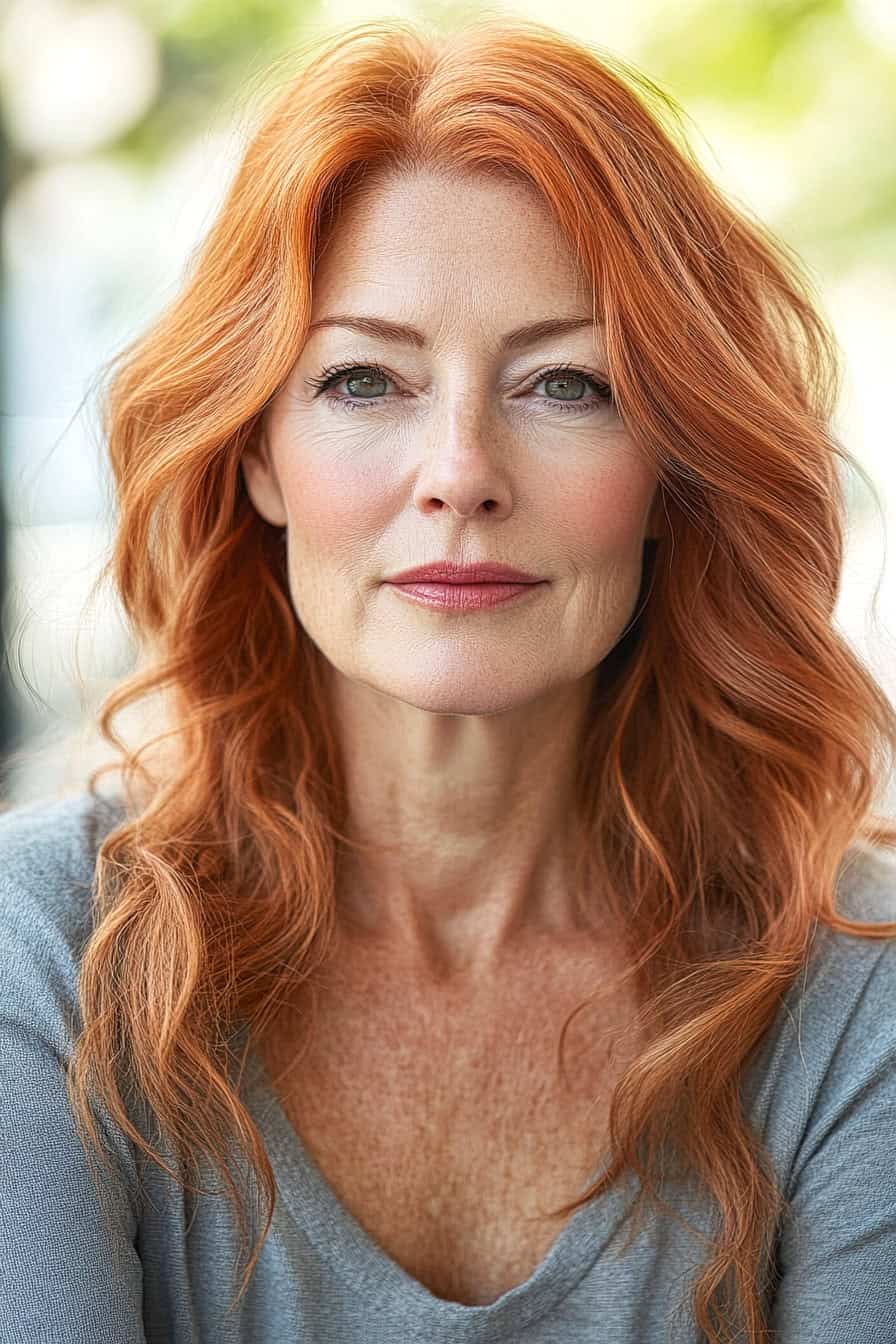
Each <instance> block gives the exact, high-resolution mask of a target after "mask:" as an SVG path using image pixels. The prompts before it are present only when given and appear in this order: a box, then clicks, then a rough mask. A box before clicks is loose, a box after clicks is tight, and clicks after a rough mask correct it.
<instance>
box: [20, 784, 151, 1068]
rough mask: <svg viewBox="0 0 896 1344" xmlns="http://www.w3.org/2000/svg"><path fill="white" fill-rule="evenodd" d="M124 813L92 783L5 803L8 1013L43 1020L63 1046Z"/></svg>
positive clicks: (55, 1041)
mask: <svg viewBox="0 0 896 1344" xmlns="http://www.w3.org/2000/svg"><path fill="white" fill-rule="evenodd" d="M123 816H124V809H123V806H122V804H121V803H120V802H119V801H118V800H117V799H115V798H111V797H108V798H107V797H103V796H101V795H94V794H91V793H89V792H87V791H84V792H82V793H77V794H72V795H68V796H65V797H57V798H49V799H41V800H38V801H37V802H29V803H21V804H17V805H14V806H11V807H10V806H7V807H6V808H5V809H4V810H2V811H0V1002H2V1004H3V1012H4V1017H5V1018H6V1020H7V1021H9V1020H10V1018H12V1019H15V1018H19V1019H24V1020H26V1021H30V1022H32V1023H34V1024H35V1026H37V1025H38V1024H39V1025H40V1026H41V1027H42V1028H43V1030H44V1032H45V1033H46V1034H47V1035H49V1036H50V1037H51V1038H52V1044H53V1046H54V1047H55V1048H57V1049H59V1050H62V1049H63V1047H64V1045H65V1042H64V1040H63V1039H61V1034H62V1033H63V1032H64V1033H65V1034H66V1035H67V1034H68V1033H67V1031H66V1030H65V1029H66V1026H67V1025H71V1024H70V1023H69V1022H68V1020H67V1018H64V1016H63V1009H64V1008H66V1006H67V1005H71V1004H73V1003H74V1001H75V999H76V985H77V974H78V962H79V960H80V955H81V952H82V950H83V947H84V944H85V943H86V941H87V939H88V938H89V936H90V933H91V928H92V890H93V878H94V872H95V866H96V854H97V850H98V848H99V845H100V843H101V841H102V839H103V837H104V836H105V834H106V833H107V832H108V831H109V830H111V829H112V827H113V826H114V825H116V824H117V823H118V822H119V821H120V820H121V819H122V818H123Z"/></svg>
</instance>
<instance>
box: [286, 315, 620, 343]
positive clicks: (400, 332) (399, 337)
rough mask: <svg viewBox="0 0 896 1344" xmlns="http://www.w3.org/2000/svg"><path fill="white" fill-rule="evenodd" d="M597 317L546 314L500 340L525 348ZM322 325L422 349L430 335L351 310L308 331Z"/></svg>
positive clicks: (314, 323) (564, 332)
mask: <svg viewBox="0 0 896 1344" xmlns="http://www.w3.org/2000/svg"><path fill="white" fill-rule="evenodd" d="M596 325H599V324H596V323H595V321H594V318H593V317H590V316H589V317H546V318H543V319H542V320H541V321H540V322H529V323H527V324H526V325H525V326H522V327H515V328H514V330H513V331H508V332H507V333H506V334H505V335H504V336H502V337H501V339H500V340H499V342H498V349H499V350H501V351H505V350H523V349H525V348H526V347H527V346H530V345H534V344H535V343H536V341H544V340H547V339H548V337H549V336H562V335H565V334H566V333H567V332H570V331H579V330H580V329H581V328H582V327H594V326H596ZM322 327H347V328H348V329H349V330H350V331H358V332H360V333H361V334H362V335H364V336H374V337H378V338H379V339H380V340H382V341H393V342H396V343H399V344H401V345H413V346H415V347H416V348H417V349H418V350H424V349H425V348H426V337H425V336H424V334H423V332H422V331H418V329H417V328H416V327H409V326H405V324H404V323H403V322H389V321H387V319H386V318H383V317H357V316H354V315H353V314H350V313H335V314H334V315H333V316H332V317H322V318H321V319H320V320H319V321H317V322H312V323H311V326H310V327H309V328H308V334H309V335H310V334H311V332H312V331H317V330H319V329H320V328H322Z"/></svg>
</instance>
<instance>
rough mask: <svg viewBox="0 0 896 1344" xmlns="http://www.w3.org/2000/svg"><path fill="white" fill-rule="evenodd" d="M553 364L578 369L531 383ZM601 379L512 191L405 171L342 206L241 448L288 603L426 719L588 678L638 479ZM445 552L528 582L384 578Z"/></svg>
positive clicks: (651, 491)
mask: <svg viewBox="0 0 896 1344" xmlns="http://www.w3.org/2000/svg"><path fill="white" fill-rule="evenodd" d="M337 315H341V316H342V317H347V316H354V317H375V318H380V319H383V320H385V321H388V322H390V323H401V324H406V325H409V326H412V327H414V328H416V329H417V331H418V332H419V333H420V340H419V342H416V341H413V340H410V339H406V340H394V339H387V338H386V337H385V336H384V335H381V334H380V335H374V334H371V333H369V332H360V331H357V330H352V329H351V328H350V327H349V326H348V325H347V324H346V323H344V322H336V321H334V320H333V319H335V317H336V316H337ZM576 318H579V319H582V318H584V319H586V324H585V325H582V326H579V327H578V328H575V329H571V330H569V331H566V332H563V333H555V334H548V335H544V334H542V335H541V336H539V337H537V338H533V339H531V340H529V341H526V342H523V341H519V342H518V343H513V344H511V345H504V344H502V338H503V337H504V336H505V335H506V334H507V333H509V332H511V331H514V330H515V329H516V328H519V327H522V326H524V325H526V324H531V323H536V322H541V321H544V320H546V319H547V320H553V319H576ZM324 323H326V325H324ZM564 364H566V365H571V366H573V367H574V369H575V373H572V372H571V371H569V370H567V371H566V373H565V374H553V375H551V376H547V375H549V374H550V370H551V369H552V368H553V367H555V366H557V365H564ZM333 365H343V366H345V367H344V369H343V371H342V372H341V373H340V374H339V375H338V376H337V377H336V378H335V379H334V381H333V383H332V385H331V386H329V387H328V388H326V389H325V390H322V389H321V388H320V387H318V386H316V385H314V383H313V382H312V381H311V380H315V379H316V380H321V379H324V378H325V377H326V376H327V370H328V369H330V368H331V366H333ZM372 365H376V366H377V367H376V369H374V368H372V367H371V366H372ZM591 380H594V381H593V382H592V381H591ZM606 382H607V364H606V356H605V351H604V347H603V340H602V333H601V331H600V330H599V329H596V328H595V327H594V326H593V325H592V321H591V302H590V290H589V289H587V288H586V286H585V284H584V283H583V281H582V278H581V277H580V276H579V275H578V274H577V271H576V267H575V259H574V254H573V253H572V251H571V249H570V248H569V247H568V245H567V244H566V243H565V241H564V240H563V238H562V237H561V236H560V234H559V233H558V231H557V228H556V225H555V224H554V222H553V219H552V217H551V216H550V214H549V213H548V212H547V210H546V208H545V207H544V206H543V205H542V203H541V201H540V199H539V198H538V196H537V195H536V194H535V193H534V191H532V190H531V189H529V188H528V187H527V186H526V185H525V184H519V183H516V182H508V181H506V180H503V179H502V180H496V179H494V178H488V177H480V176H476V177H463V178H452V179H449V178H446V177H440V176H436V175H430V174H428V173H427V174H424V175H415V176H407V175H402V176H398V177H393V178H391V179H388V180H386V181H385V182H381V183H380V184H379V185H378V187H377V189H376V190H375V191H369V192H368V194H367V195H366V196H365V197H364V198H363V199H360V200H356V201H354V202H353V203H352V204H351V206H349V207H348V208H347V209H346V210H345V211H344V213H343V215H342V217H341V218H340V220H339V222H338V224H337V226H336V229H335V231H334V233H333V234H332V236H331V238H330V240H329V243H328V246H327V247H326V248H325V250H324V252H323V255H322V256H321V258H320V260H319V263H318V266H317V269H316V271H315V274H314V284H313V305H312V312H311V325H310V328H309V331H308V334H307V339H306V342H305V345H304V347H303V348H302V350H301V351H300V353H299V355H298V358H297V360H296V363H295V365H294V366H293V368H292V370H291V372H290V374H289V376H288V378H287V380H286V382H285V383H284V385H283V387H282V388H281V389H280V391H279V393H278V395H277V396H276V398H275V399H274V401H273V402H272V404H271V406H270V407H269V408H268V411H267V412H266V414H265V417H264V420H263V423H262V427H261V431H262V432H261V434H260V436H259V440H258V442H257V443H256V444H254V445H253V446H252V447H251V448H250V449H248V450H247V451H246V454H245V456H244V458H243V463H242V466H243V474H244V479H245V482H246V487H247V489H248V491H249V494H250V497H251V499H252V502H253V504H254V505H255V507H256V508H257V510H258V511H259V513H260V514H261V515H262V517H264V518H265V519H266V520H267V521H268V522H270V523H273V524H275V525H279V526H285V527H286V529H287V565H288V577H289V586H290V592H291V597H292V602H293V605H294V608H295V611H296V614H297V616H298V618H299V620H300V621H301V623H302V625H303V626H304V628H305V630H306V631H307V633H308V634H309V636H310V637H311V639H312V640H313V641H314V643H315V644H316V645H317V646H318V648H319V649H320V650H321V651H322V652H323V654H324V655H325V657H326V658H327V659H328V660H329V662H330V663H332V664H333V666H334V667H335V668H336V669H337V670H338V672H340V673H342V674H343V676H344V677H345V678H347V679H348V680H349V681H350V682H353V683H361V684H362V685H364V686H367V687H369V688H371V689H373V690H375V691H378V692H380V693H382V694H383V695H385V696H389V697H394V698H397V699H398V700H401V701H403V702H405V703H407V704H411V705H414V706H417V707H418V708H421V709H425V710H429V711H431V712H435V713H445V714H488V713H494V712H497V711H501V710H506V709H510V708H513V707H518V706H521V705H524V704H527V703H530V702H532V701H533V700H535V699H536V698H537V697H539V696H543V695H545V694H546V693H547V692H549V691H550V692H552V693H555V692H557V691H560V690H562V689H564V688H566V689H569V688H570V686H571V685H572V684H573V683H577V682H580V680H581V679H582V678H585V677H588V675H589V674H590V673H592V672H594V671H595V669H596V668H597V666H598V664H599V663H600V662H601V661H602V660H603V659H604V658H605V657H606V655H607V654H608V653H609V652H610V650H611V649H612V648H613V646H614V645H615V644H616V643H617V642H618V640H619V639H620V637H621V636H622V634H623V632H624V630H625V629H626V627H627V625H628V623H629V621H630V619H631V618H632V616H633V615H634V604H635V600H636V598H637V594H638V589H639V584H640V580H641V561H642V545H643V541H644V538H645V536H647V535H651V533H649V532H648V530H647V528H648V520H649V517H650V514H651V505H652V503H653V501H654V495H655V489H656V476H655V473H654V472H653V469H652V468H651V467H650V465H649V464H648V463H647V462H646V461H645V460H644V459H643V458H642V457H641V455H640V454H639V452H638V451H637V450H636V448H635V447H634V445H633V443H632V441H631V438H630V436H629V435H628V433H627V432H626V429H625V426H624V425H623V423H622V421H621V420H620V418H619V416H618V414H617V412H616V410H615V408H614V407H613V405H612V404H609V405H608V404H607V403H606V400H605V398H604V396H603V393H602V387H601V385H605V384H606ZM446 558H447V559H451V560H454V561H458V562H460V563H462V564H466V563H472V562H474V561H500V562H504V563H505V564H510V565H513V566H516V567H517V568H519V569H523V570H527V571H529V572H530V573H532V574H534V575H536V576H538V578H540V579H542V580H545V582H543V583H541V584H540V585H538V586H537V587H535V588H533V589H531V590H530V591H529V593H528V594H527V596H526V597H524V598H523V599H522V600H521V601H517V602H512V603H510V604H508V605H506V606H495V607H491V608H486V609H484V610H474V611H456V610H439V609H433V608H429V607H424V606H422V605H418V604H416V603H414V602H412V601H410V600H409V599H408V598H407V597H406V596H403V595H402V594H401V593H400V592H399V591H398V590H397V589H396V588H395V587H394V586H390V585H389V584H388V583H386V582H384V580H386V579H387V578H388V577H389V576H390V575H394V574H396V573H397V572H398V571H400V570H403V569H407V568H409V567H411V566H415V565H420V564H424V563H429V562H432V561H437V560H442V559H446ZM579 689H581V687H579Z"/></svg>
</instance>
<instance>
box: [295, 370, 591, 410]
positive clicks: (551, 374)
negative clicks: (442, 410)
mask: <svg viewBox="0 0 896 1344" xmlns="http://www.w3.org/2000/svg"><path fill="white" fill-rule="evenodd" d="M349 373H375V374H376V375H377V377H379V378H385V380H386V381H387V382H390V383H391V382H392V381H393V379H392V378H390V377H389V375H388V374H387V373H386V372H385V370H384V369H382V368H380V366H379V364H351V363H345V364H333V365H331V366H330V367H329V368H327V369H323V370H322V372H321V374H320V377H318V378H308V379H307V382H308V383H309V384H310V385H311V386H312V387H316V388H317V392H316V393H315V396H320V395H321V393H322V392H325V391H326V390H327V388H328V387H331V386H332V385H333V384H334V383H336V382H339V381H341V379H342V378H344V377H345V376H346V374H349ZM568 375H572V376H574V377H576V378H581V379H582V380H583V382H586V383H590V384H591V385H592V387H596V388H597V391H598V395H597V396H596V397H590V398H587V399H584V400H582V401H577V402H562V401H557V402H555V403H553V404H554V405H556V406H557V407H559V408H560V409H561V410H562V411H565V412H569V411H572V413H573V414H574V415H576V414H583V413H584V411H592V410H595V409H596V408H597V407H598V406H611V405H612V404H613V400H614V399H613V389H612V388H611V387H610V386H609V384H608V383H602V382H600V381H599V380H598V379H597V378H593V377H592V376H591V374H590V373H586V372H585V370H584V369H577V368H576V367H575V366H574V365H572V364H558V365H556V366H555V367H554V368H552V369H548V370H547V371H546V372H545V373H543V374H541V376H540V377H538V378H536V380H535V383H534V384H533V386H537V384H538V383H541V382H546V381H548V380H550V379H552V378H562V377H566V376H568ZM326 400H327V401H329V402H331V403H333V404H334V405H336V406H338V407H339V408H340V410H346V411H354V410H358V409H359V408H362V407H364V406H365V404H368V405H376V404H377V403H378V402H380V401H382V400H383V398H382V397H370V398H365V397H362V398H359V399H358V400H355V399H353V398H352V397H340V396H334V397H327V398H326ZM545 400H549V398H545Z"/></svg>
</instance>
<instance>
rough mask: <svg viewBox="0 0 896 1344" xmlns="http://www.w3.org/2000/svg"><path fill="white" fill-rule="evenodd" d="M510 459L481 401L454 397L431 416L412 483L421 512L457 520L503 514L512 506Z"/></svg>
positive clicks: (461, 396)
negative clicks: (449, 514) (455, 516)
mask: <svg viewBox="0 0 896 1344" xmlns="http://www.w3.org/2000/svg"><path fill="white" fill-rule="evenodd" d="M508 471H509V468H508V456H507V454H505V453H504V452H502V450H501V446H500V429H499V428H498V426H497V425H496V424H495V422H494V420H493V419H492V417H490V416H489V414H488V411H487V409H486V408H485V407H484V405H483V402H482V399H481V398H480V397H479V396H477V395H475V394H471V393H470V390H469V386H468V387H467V390H466V392H465V393H463V394H460V393H458V395H457V397H456V398H455V399H454V401H452V402H451V405H450V407H449V408H447V409H446V410H444V411H443V412H442V413H441V414H439V413H438V412H437V411H436V412H434V413H433V416H432V423H431V424H429V425H428V426H427V430H426V442H425V444H424V447H423V451H422V453H421V459H420V463H419V467H418V470H417V477H416V481H415V483H414V503H415V505H416V506H417V508H419V509H420V510H421V511H422V512H437V511H438V510H439V509H446V508H447V509H450V510H451V511H452V512H454V513H456V514H458V516H459V517H461V518H468V517H472V516H474V515H475V514H476V512H477V510H479V509H481V510H482V511H483V512H485V513H489V514H492V513H493V514H496V515H498V516H504V515H505V514H506V513H508V512H509V511H510V509H511V507H512V488H511V482H510V479H509V475H508Z"/></svg>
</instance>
